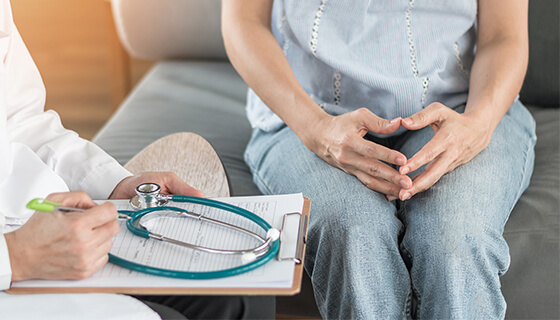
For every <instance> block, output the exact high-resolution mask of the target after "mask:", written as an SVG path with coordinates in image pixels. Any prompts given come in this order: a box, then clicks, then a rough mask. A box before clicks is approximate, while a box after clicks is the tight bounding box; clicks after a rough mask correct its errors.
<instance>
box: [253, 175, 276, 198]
mask: <svg viewBox="0 0 560 320" xmlns="http://www.w3.org/2000/svg"><path fill="white" fill-rule="evenodd" d="M253 176H254V177H255V179H258V180H259V185H261V186H262V187H263V188H264V189H265V191H266V194H273V193H272V190H271V189H270V187H269V186H268V184H266V183H265V182H264V180H263V179H262V178H261V176H260V175H259V173H258V172H257V171H255V172H253ZM259 189H260V188H259ZM261 191H262V190H261Z"/></svg>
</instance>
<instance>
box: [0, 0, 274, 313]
mask: <svg viewBox="0 0 560 320" xmlns="http://www.w3.org/2000/svg"><path fill="white" fill-rule="evenodd" d="M44 104H45V88H44V85H43V83H42V80H41V77H40V74H39V72H38V70H37V68H36V66H35V64H34V62H33V60H32V58H31V56H30V54H29V52H28V51H27V49H26V47H25V45H24V43H23V40H22V39H21V36H20V35H19V33H18V31H17V29H16V27H15V25H14V23H13V17H12V13H11V7H10V3H9V0H0V231H1V234H0V290H5V289H7V288H9V287H10V283H11V282H12V281H21V280H26V279H82V278H86V277H88V276H90V275H91V274H93V273H94V272H96V271H97V270H99V269H100V268H101V267H102V266H103V265H104V264H105V263H107V259H108V256H107V253H108V251H109V250H110V248H111V246H112V237H113V236H115V235H116V234H117V233H118V231H119V226H118V224H117V222H116V221H115V218H116V216H117V211H116V209H115V207H114V206H113V205H112V204H110V203H105V204H102V205H96V204H95V203H94V202H93V201H92V200H91V199H92V198H93V199H107V198H109V199H118V198H130V197H132V196H133V195H134V188H135V186H137V185H138V184H140V183H143V182H156V183H158V184H160V185H161V186H162V192H164V193H173V194H185V195H190V196H203V194H202V192H200V191H198V190H196V189H194V188H192V187H190V186H189V185H187V184H185V183H184V182H183V181H182V180H181V179H180V178H178V177H177V176H176V175H174V174H173V173H169V172H167V173H161V172H158V173H143V174H139V175H132V174H131V173H130V172H128V171H127V170H126V169H124V168H123V167H122V166H121V165H119V164H118V163H117V161H115V160H114V159H113V158H111V157H110V156H109V155H107V154H106V153H105V152H104V151H103V150H101V149H100V148H98V147H97V146H96V145H94V144H93V143H90V142H89V141H86V140H83V139H81V138H79V137H78V135H77V134H76V133H75V132H72V131H69V130H66V129H65V128H64V127H63V126H62V124H61V122H60V118H59V116H58V115H57V114H56V113H55V112H54V111H46V112H45V111H44V109H43V108H44ZM77 190H82V191H77ZM47 196H48V199H50V200H54V201H57V202H62V203H63V205H65V206H75V207H80V208H84V209H87V210H86V211H84V212H79V213H78V212H76V213H68V214H59V213H37V214H34V213H33V212H31V211H30V210H28V209H26V208H25V205H26V203H27V202H28V201H29V200H31V199H33V198H37V197H42V198H44V197H47ZM158 302H159V303H162V304H167V305H169V306H171V307H172V308H175V309H178V310H179V311H180V312H181V313H182V314H186V315H188V316H189V317H193V318H198V317H201V318H202V317H212V318H218V317H219V318H237V317H239V318H250V317H254V318H265V317H272V316H273V315H274V308H273V307H272V308H268V306H273V305H274V304H273V300H272V298H262V299H259V298H247V297H169V299H165V298H160V299H159V300H158ZM146 303H147V304H149V305H150V306H152V308H155V309H157V310H158V312H160V314H159V315H158V314H157V313H156V312H154V311H153V310H152V308H149V307H148V306H147V304H146ZM146 303H142V302H140V301H139V300H137V299H135V298H132V297H129V296H124V295H112V294H111V295H110V294H80V295H78V294H64V295H60V294H59V295H46V294H40V295H17V296H13V295H8V294H6V293H5V292H1V291H0V314H1V315H2V318H3V319H29V318H33V319H39V318H41V319H44V318H49V316H50V317H53V318H56V319H77V318H79V319H89V318H91V319H101V318H102V319H121V318H122V319H159V318H160V315H163V316H166V315H165V314H164V312H162V311H161V310H167V311H169V312H171V313H170V314H169V315H171V314H175V315H178V313H176V312H175V311H174V310H171V309H169V308H167V307H161V306H159V307H161V308H156V307H157V306H158V305H157V304H153V303H150V302H146ZM251 303H252V304H253V305H252V306H249V304H251ZM213 306H214V307H213ZM252 312H256V313H252Z"/></svg>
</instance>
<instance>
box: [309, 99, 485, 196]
mask: <svg viewBox="0 0 560 320" xmlns="http://www.w3.org/2000/svg"><path fill="white" fill-rule="evenodd" d="M401 126H402V127H405V128H406V129H408V130H420V129H422V128H425V127H427V126H430V127H431V128H432V129H433V130H434V132H435V135H434V136H433V138H432V139H431V140H430V141H429V142H428V143H426V145H424V146H423V147H422V149H421V150H420V151H418V152H417V153H416V154H415V155H413V156H412V157H411V158H410V159H407V158H406V156H405V155H403V154H402V153H401V152H399V151H397V150H392V149H390V148H387V147H385V146H382V145H379V144H376V143H374V142H371V141H368V140H366V139H364V138H363V137H364V136H365V135H366V134H367V133H368V132H373V133H378V134H391V133H394V132H395V131H397V130H398V129H399V128H400V127H401ZM310 128H311V129H310V130H311V131H309V132H310V134H309V135H307V136H306V135H303V138H302V141H303V142H304V144H305V145H306V146H307V147H308V148H309V149H310V150H311V151H313V152H315V153H316V154H317V155H319V156H320V157H321V158H322V159H323V160H325V161H326V162H328V163H329V164H331V165H333V166H335V167H337V168H340V169H341V170H343V171H345V172H346V173H349V174H352V175H354V176H356V177H357V178H358V179H359V180H360V181H361V182H362V183H363V184H364V185H365V186H366V187H368V188H369V189H371V190H374V191H377V192H380V193H382V194H385V195H386V198H387V200H389V201H393V200H396V199H400V200H403V201H404V200H408V199H410V198H411V197H413V196H414V195H415V194H417V193H419V192H422V191H425V190H427V189H428V188H430V187H431V186H433V185H434V184H435V183H436V182H437V181H438V180H439V179H440V178H441V177H442V176H443V175H444V174H446V173H448V172H451V171H452V170H454V169H455V168H457V167H458V166H460V165H463V164H465V163H467V162H468V161H470V160H471V159H472V158H474V157H475V156H476V155H477V154H478V153H480V152H481V151H482V150H483V149H484V148H486V146H488V144H489V142H490V138H491V136H492V132H493V130H492V129H491V128H490V125H488V124H487V122H486V121H484V120H483V118H481V117H479V116H478V115H477V114H475V113H474V112H472V113H468V112H465V113H462V114H461V113H458V112H456V111H454V110H453V109H450V108H448V107H446V106H444V105H443V104H441V103H433V104H430V105H429V106H428V107H426V108H425V109H423V110H422V111H420V112H418V113H416V114H414V115H412V116H410V117H408V118H396V119H392V120H387V119H383V118H380V117H378V116H376V115H375V114H373V113H372V112H371V111H369V110H368V109H366V108H361V109H358V110H355V111H352V112H349V113H346V114H343V115H340V116H330V115H325V117H323V118H321V119H318V121H316V122H315V123H313V125H312V126H310ZM391 165H395V166H398V169H395V168H394V167H392V166H391ZM424 165H426V167H425V170H424V171H423V172H421V173H417V174H415V175H414V172H415V171H416V170H418V169H419V168H421V167H422V166H424ZM410 173H412V174H413V176H412V178H410V177H409V176H408V174H410Z"/></svg>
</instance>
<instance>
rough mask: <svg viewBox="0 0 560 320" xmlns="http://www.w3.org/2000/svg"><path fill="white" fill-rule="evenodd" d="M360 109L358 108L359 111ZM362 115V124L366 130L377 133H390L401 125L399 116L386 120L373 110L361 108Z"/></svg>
mask: <svg viewBox="0 0 560 320" xmlns="http://www.w3.org/2000/svg"><path fill="white" fill-rule="evenodd" d="M361 110H362V109H360V111H361ZM363 110H364V111H362V115H363V119H364V120H365V121H364V124H365V126H366V128H367V129H368V131H371V132H374V133H379V134H391V133H393V132H395V131H397V130H398V129H399V128H400V127H401V120H402V119H401V118H400V117H398V118H395V119H392V120H387V119H384V118H381V117H379V116H377V115H376V114H374V113H373V112H371V111H369V110H368V109H363Z"/></svg>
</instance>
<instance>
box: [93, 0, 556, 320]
mask: <svg viewBox="0 0 560 320" xmlns="http://www.w3.org/2000/svg"><path fill="white" fill-rule="evenodd" d="M112 5H113V10H114V18H115V21H116V25H117V30H118V32H119V36H120V39H121V41H122V44H123V45H124V47H125V48H126V50H127V51H128V52H129V53H130V54H131V55H132V56H135V57H139V58H147V59H155V60H158V61H160V62H158V63H157V64H156V65H155V67H154V68H153V69H152V70H151V71H150V72H149V73H148V74H147V75H146V76H145V77H144V78H143V80H142V81H141V82H140V83H139V84H138V85H137V86H136V87H135V88H134V90H133V91H132V92H131V94H130V95H129V96H128V98H127V99H126V100H125V101H124V102H123V104H122V105H121V106H120V108H119V109H118V111H117V112H116V113H115V115H114V116H113V117H112V118H111V119H110V120H109V121H108V122H107V124H106V125H105V126H104V127H103V128H102V130H101V131H100V132H99V133H98V135H97V136H96V137H95V138H94V142H95V143H97V144H98V145H99V146H101V147H102V148H103V149H105V150H106V151H107V152H108V153H109V154H111V155H112V156H114V157H115V158H116V159H117V160H118V161H119V162H121V163H123V164H124V163H125V162H126V161H128V160H129V159H130V158H131V157H132V156H134V155H135V154H136V153H137V152H138V151H140V150H141V149H142V148H144V147H145V146H147V145H148V144H149V143H151V142H153V141H155V140H156V139H158V138H161V137H163V136H165V135H168V134H171V133H174V132H180V131H190V132H195V133H197V134H199V135H201V136H203V137H205V138H206V139H207V140H208V141H210V143H211V144H212V145H213V146H214V147H215V149H216V151H217V152H218V154H219V155H220V157H221V159H222V161H223V163H224V165H225V168H226V171H227V174H228V176H229V179H230V185H231V192H232V195H237V196H239V195H254V194H259V193H260V192H259V190H258V189H257V188H256V187H255V185H254V184H253V182H252V177H251V173H250V172H249V169H248V168H247V166H246V165H245V163H244V161H243V152H244V149H245V146H246V143H247V142H248V140H249V137H250V133H251V129H250V126H249V123H248V121H247V120H246V117H245V110H244V106H245V96H246V90H247V86H246V85H245V83H244V82H243V80H242V79H241V78H240V77H239V75H238V74H237V73H236V72H235V70H234V69H233V67H232V66H231V65H230V63H229V62H228V60H227V57H226V54H225V51H224V47H223V43H222V39H221V36H220V1H218V0H158V1H155V0H113V3H112ZM558 7H559V2H558V0H535V1H531V3H530V55H531V58H530V64H529V70H528V73H527V77H526V80H525V83H524V87H523V90H522V93H521V99H522V101H523V102H524V103H525V104H526V105H527V106H528V107H529V108H530V111H531V112H532V114H533V116H534V117H535V119H536V120H537V135H538V142H537V146H536V163H535V170H534V174H533V177H532V181H531V184H530V186H529V189H528V190H527V191H526V192H525V193H524V194H523V196H522V198H521V200H520V201H519V203H518V204H517V206H516V207H515V209H514V211H513V212H512V214H511V217H510V219H509V222H508V223H507V225H506V229H505V237H506V239H507V241H508V243H509V245H510V251H511V257H512V261H511V267H510V269H509V272H508V273H507V274H506V275H505V276H504V277H503V278H502V287H503V292H504V295H505V297H506V300H507V302H508V311H507V315H506V316H507V318H510V319H521V318H524V319H528V318H530V319H538V318H550V319H556V318H560V307H559V301H560V297H559V292H560V288H559V284H560V279H559V265H560V264H559V242H560V240H559V217H560V212H559V211H560V204H559V199H560V187H559V184H560V151H559V149H560V148H559V147H560V142H559V137H560V131H559V127H560V114H559V110H558V108H559V100H560V99H559V87H560V84H559V80H558V77H559V54H558V48H559V35H558V30H559V24H558V12H559V8H558ZM311 201H312V202H313V199H311ZM311 214H313V211H311ZM277 301H278V306H277V309H278V310H277V312H278V313H279V314H285V315H294V316H297V317H302V316H308V317H320V316H319V314H318V311H317V309H316V306H315V303H314V300H313V295H312V289H311V287H310V281H309V279H308V278H307V277H305V279H304V283H303V290H302V293H301V294H299V295H297V296H295V297H279V298H278V300H277Z"/></svg>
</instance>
